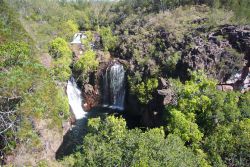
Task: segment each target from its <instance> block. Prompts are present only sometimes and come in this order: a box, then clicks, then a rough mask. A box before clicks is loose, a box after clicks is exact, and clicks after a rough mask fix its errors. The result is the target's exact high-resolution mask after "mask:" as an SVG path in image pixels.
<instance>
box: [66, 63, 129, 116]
mask: <svg viewBox="0 0 250 167" xmlns="http://www.w3.org/2000/svg"><path fill="white" fill-rule="evenodd" d="M103 81H104V83H103V104H104V105H103V106H104V107H109V108H111V109H116V110H124V98H125V70H124V68H123V66H122V65H121V64H118V63H114V64H113V65H112V66H110V67H108V68H107V69H106V73H105V75H104V78H103ZM67 95H68V99H69V104H70V107H71V110H72V112H73V113H74V115H75V118H76V119H82V118H84V117H85V115H86V114H87V112H85V111H84V110H83V108H82V97H81V90H80V89H79V88H78V87H77V84H76V82H75V79H74V78H73V77H71V78H70V80H69V81H68V84H67Z"/></svg>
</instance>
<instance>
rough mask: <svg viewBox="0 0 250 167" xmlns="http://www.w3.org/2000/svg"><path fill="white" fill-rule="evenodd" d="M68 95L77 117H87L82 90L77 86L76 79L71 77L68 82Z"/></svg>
mask: <svg viewBox="0 0 250 167" xmlns="http://www.w3.org/2000/svg"><path fill="white" fill-rule="evenodd" d="M67 95H68V99H69V105H70V107H71V109H72V112H73V113H74V115H75V118H76V119H82V118H84V117H85V115H86V112H85V111H84V110H83V108H82V98H81V91H80V90H79V88H78V87H77V84H76V82H75V79H74V78H73V77H71V78H70V80H69V81H68V84H67Z"/></svg>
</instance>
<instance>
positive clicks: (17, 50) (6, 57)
mask: <svg viewBox="0 0 250 167" xmlns="http://www.w3.org/2000/svg"><path fill="white" fill-rule="evenodd" d="M29 54H30V48H29V46H28V45H27V44H26V43H24V42H9V43H5V44H2V45H0V68H10V67H13V66H17V65H22V64H24V63H25V62H26V61H28V59H29V57H28V55H29Z"/></svg>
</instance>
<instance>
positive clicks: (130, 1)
mask: <svg viewBox="0 0 250 167" xmlns="http://www.w3.org/2000/svg"><path fill="white" fill-rule="evenodd" d="M118 4H119V5H118V6H119V7H123V8H126V11H129V12H131V11H136V10H145V12H161V11H166V10H171V9H174V8H176V7H179V6H184V5H201V4H206V5H208V6H210V7H214V8H225V9H228V10H232V11H234V12H235V13H236V16H237V17H245V18H246V19H248V20H249V19H250V1H249V0H121V1H119V3H118Z"/></svg>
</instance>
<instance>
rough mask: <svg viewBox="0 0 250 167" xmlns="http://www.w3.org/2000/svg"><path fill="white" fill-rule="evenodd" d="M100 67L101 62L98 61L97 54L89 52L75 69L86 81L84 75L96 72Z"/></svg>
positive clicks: (78, 62) (75, 65) (77, 63)
mask: <svg viewBox="0 0 250 167" xmlns="http://www.w3.org/2000/svg"><path fill="white" fill-rule="evenodd" d="M98 66H99V62H98V61H97V60H96V53H95V52H94V51H93V50H87V51H86V52H85V53H84V55H83V56H81V57H80V58H79V60H77V62H76V63H75V64H74V69H75V70H76V71H78V72H80V73H81V75H82V77H83V79H84V75H87V74H88V73H89V72H93V71H95V70H96V69H97V67H98Z"/></svg>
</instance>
